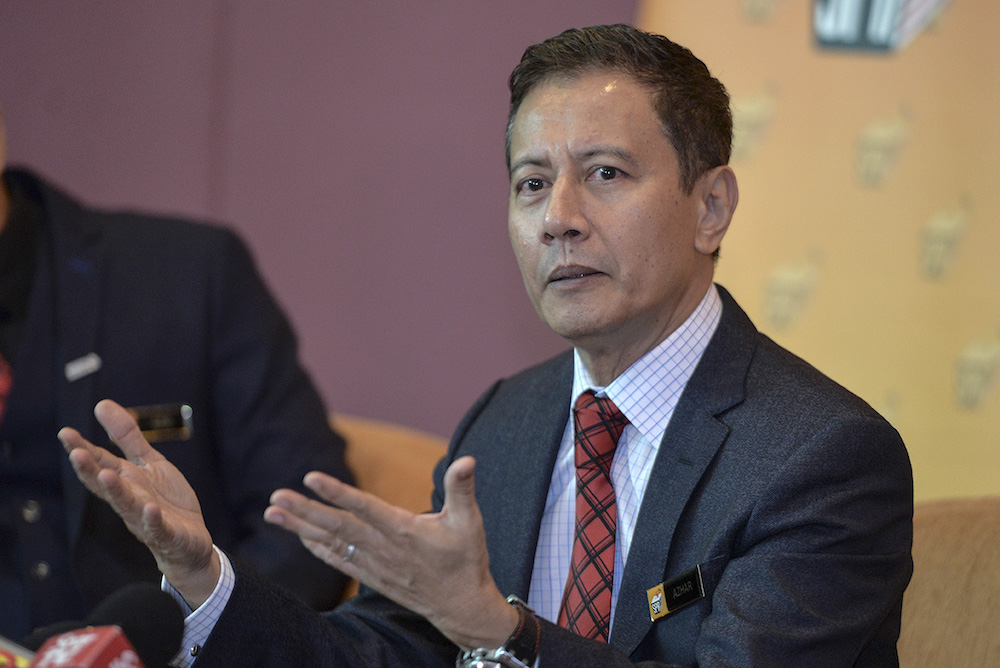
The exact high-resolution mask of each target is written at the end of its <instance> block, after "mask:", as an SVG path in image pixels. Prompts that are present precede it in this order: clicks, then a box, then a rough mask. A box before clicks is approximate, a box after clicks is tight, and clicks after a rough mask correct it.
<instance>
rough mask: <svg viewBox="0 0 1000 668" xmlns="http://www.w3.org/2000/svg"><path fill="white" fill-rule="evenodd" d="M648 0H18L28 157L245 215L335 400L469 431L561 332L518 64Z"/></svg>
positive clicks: (74, 179)
mask: <svg viewBox="0 0 1000 668" xmlns="http://www.w3.org/2000/svg"><path fill="white" fill-rule="evenodd" d="M635 13H636V0H601V1H598V0H546V1H544V2H539V1H538V0H535V1H534V2H527V1H524V0H507V1H506V2H499V3H494V2H463V1H461V0H452V1H446V0H424V1H422V2H406V1H403V0H398V1H384V2H364V1H361V0H355V1H354V2H346V1H343V0H341V1H338V2H282V3H274V2H264V1H243V2H225V1H216V2H203V1H200V0H198V1H196V0H190V1H188V2H179V1H177V2H167V3H135V2H129V1H128V0H105V1H103V2H96V3H80V2H76V1H75V0H63V1H59V2H56V1H39V2H5V3H3V5H2V6H0V62H2V63H3V66H2V67H0V107H2V108H3V110H4V116H5V119H6V125H7V135H8V153H9V155H8V161H9V162H10V163H20V164H26V165H29V166H32V167H34V168H36V169H38V170H39V171H41V172H43V173H45V174H47V175H48V176H49V177H50V178H52V179H53V180H54V181H55V182H56V183H58V184H60V185H62V186H64V187H66V188H68V189H69V190H70V191H71V192H74V193H76V194H78V195H80V196H82V197H83V198H84V199H85V200H87V201H89V202H92V203H95V204H101V205H108V206H128V207H138V208H143V209H155V210H159V211H168V212H177V213H182V214H189V215H194V216H198V217H209V218H213V219H216V220H220V221H223V222H226V223H228V224H230V225H232V226H233V227H235V228H237V229H238V230H239V231H240V232H241V233H242V235H243V236H244V238H245V239H246V240H247V241H248V242H249V244H250V245H251V247H252V248H253V250H254V252H255V254H256V257H257V259H258V262H259V265H260V267H261V269H262V271H263V273H264V274H265V276H266V278H267V280H268V282H269V283H270V285H271V286H272V288H273V290H274V292H275V293H276V295H277V296H278V298H279V300H280V301H281V302H282V303H283V304H284V306H285V308H286V310H287V312H288V314H289V316H290V317H291V319H292V321H293V323H294V325H295V326H296V328H297V330H298V332H299V335H300V339H301V343H302V349H301V354H302V358H303V360H304V363H305V365H306V366H307V367H308V369H309V370H310V372H311V373H312V374H313V376H314V378H315V379H316V381H317V384H318V385H319V386H320V388H321V390H322V392H323V395H324V397H325V399H326V401H327V405H328V406H329V407H330V408H331V409H333V410H338V411H343V412H350V413H355V414H359V415H366V416H371V417H377V418H383V419H389V420H394V421H397V422H401V423H404V424H410V425H413V426H417V427H421V428H423V429H427V430H430V431H433V432H437V433H440V434H448V433H450V431H451V429H452V428H453V427H454V425H455V423H456V422H457V420H458V419H459V417H460V416H461V414H462V412H463V411H464V410H465V409H466V408H467V407H468V405H469V404H470V403H471V402H472V401H473V400H474V399H475V397H476V396H478V394H479V393H480V392H481V391H482V390H483V389H485V387H486V386H487V385H488V384H489V383H490V382H491V381H492V380H493V379H495V378H496V377H498V376H501V375H507V374H510V373H512V372H514V371H516V370H518V369H520V368H522V367H524V366H526V365H528V364H530V363H533V362H535V361H538V360H541V359H543V358H544V357H547V356H548V355H550V354H552V353H554V352H556V351H558V350H561V349H563V348H564V347H565V344H564V343H563V342H562V341H561V340H560V339H559V338H558V337H556V336H555V335H554V334H552V333H551V332H549V331H548V330H547V329H546V328H545V327H544V326H543V325H542V324H541V323H540V322H539V321H538V319H537V317H536V316H535V313H534V310H533V309H532V308H531V305H530V303H529V302H528V299H527V297H525V295H524V292H523V289H522V286H521V281H520V276H519V275H518V272H517V269H516V266H515V263H514V259H513V255H512V253H511V251H510V247H509V245H508V243H507V235H506V195H507V179H506V173H505V169H504V165H503V129H504V122H505V118H506V101H507V90H506V78H507V75H508V73H509V72H510V69H511V68H512V67H513V66H514V65H515V64H516V62H517V60H518V58H519V57H520V55H521V52H522V51H523V49H524V47H525V46H527V45H528V44H530V43H533V42H536V41H539V40H541V39H544V38H546V37H549V36H551V35H553V34H555V33H557V32H559V31H560V30H562V29H563V28H567V27H571V26H579V25H587V24H593V23H611V22H632V21H634V20H635Z"/></svg>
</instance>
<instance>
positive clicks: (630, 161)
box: [510, 145, 639, 175]
mask: <svg viewBox="0 0 1000 668" xmlns="http://www.w3.org/2000/svg"><path fill="white" fill-rule="evenodd" d="M602 156H608V157H612V158H617V159H618V160H620V161H622V162H624V163H625V164H626V165H627V166H628V167H630V168H633V169H634V168H635V167H636V166H637V165H638V164H639V160H638V159H637V158H636V156H635V154H634V153H632V152H631V151H629V150H628V149H625V148H622V147H621V146H615V145H608V146H593V147H590V148H588V149H586V150H585V151H581V152H580V153H577V154H575V155H574V159H575V160H576V161H578V162H586V161H588V160H593V159H594V158H600V157H602ZM549 164H550V163H549V160H548V159H547V158H544V157H542V156H537V155H530V154H529V155H526V156H524V157H523V158H521V159H519V160H517V161H516V162H514V163H512V164H511V166H510V175H513V174H514V172H516V171H517V170H519V169H521V168H522V167H548V166H549Z"/></svg>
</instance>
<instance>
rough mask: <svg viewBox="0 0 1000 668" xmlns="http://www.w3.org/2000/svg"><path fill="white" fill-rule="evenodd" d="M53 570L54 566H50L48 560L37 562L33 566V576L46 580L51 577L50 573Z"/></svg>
mask: <svg viewBox="0 0 1000 668" xmlns="http://www.w3.org/2000/svg"><path fill="white" fill-rule="evenodd" d="M51 571H52V567H51V566H49V562H47V561H39V562H38V563H37V564H35V565H34V566H32V567H31V577H33V578H35V579H36V580H38V581H39V582H41V581H42V580H45V579H46V578H48V577H49V573H50V572H51Z"/></svg>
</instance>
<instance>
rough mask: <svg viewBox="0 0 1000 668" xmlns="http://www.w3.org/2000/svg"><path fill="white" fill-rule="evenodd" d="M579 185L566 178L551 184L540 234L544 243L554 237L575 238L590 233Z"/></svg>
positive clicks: (554, 238) (552, 239)
mask: <svg viewBox="0 0 1000 668" xmlns="http://www.w3.org/2000/svg"><path fill="white" fill-rule="evenodd" d="M580 189H581V186H580V185H579V184H576V183H573V182H571V181H568V180H562V181H559V182H556V183H555V184H553V185H552V190H551V191H550V194H549V199H548V202H547V203H546V207H545V220H544V221H543V224H542V236H543V241H544V242H545V243H550V242H552V241H554V240H556V239H576V238H578V237H581V236H586V235H588V234H590V224H589V223H588V221H587V216H586V215H585V211H584V206H583V199H582V198H583V193H582V192H580Z"/></svg>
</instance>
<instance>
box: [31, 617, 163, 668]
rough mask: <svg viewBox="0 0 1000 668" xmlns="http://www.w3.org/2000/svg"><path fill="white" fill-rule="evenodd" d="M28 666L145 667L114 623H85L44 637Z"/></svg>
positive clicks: (49, 667) (55, 667)
mask: <svg viewBox="0 0 1000 668" xmlns="http://www.w3.org/2000/svg"><path fill="white" fill-rule="evenodd" d="M29 668H146V667H145V666H144V665H143V664H142V662H141V661H140V660H139V655H138V654H136V652H135V650H134V649H133V648H132V643H130V642H129V641H128V638H126V637H125V634H124V633H122V630H121V629H120V628H118V627H117V626H88V627H86V628H83V629H77V630H76V631H69V632H67V633H60V634H59V635H57V636H53V637H51V638H49V639H48V640H46V641H45V644H44V645H42V648H41V649H40V650H38V654H36V655H35V658H34V660H33V661H32V662H31V664H29Z"/></svg>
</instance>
